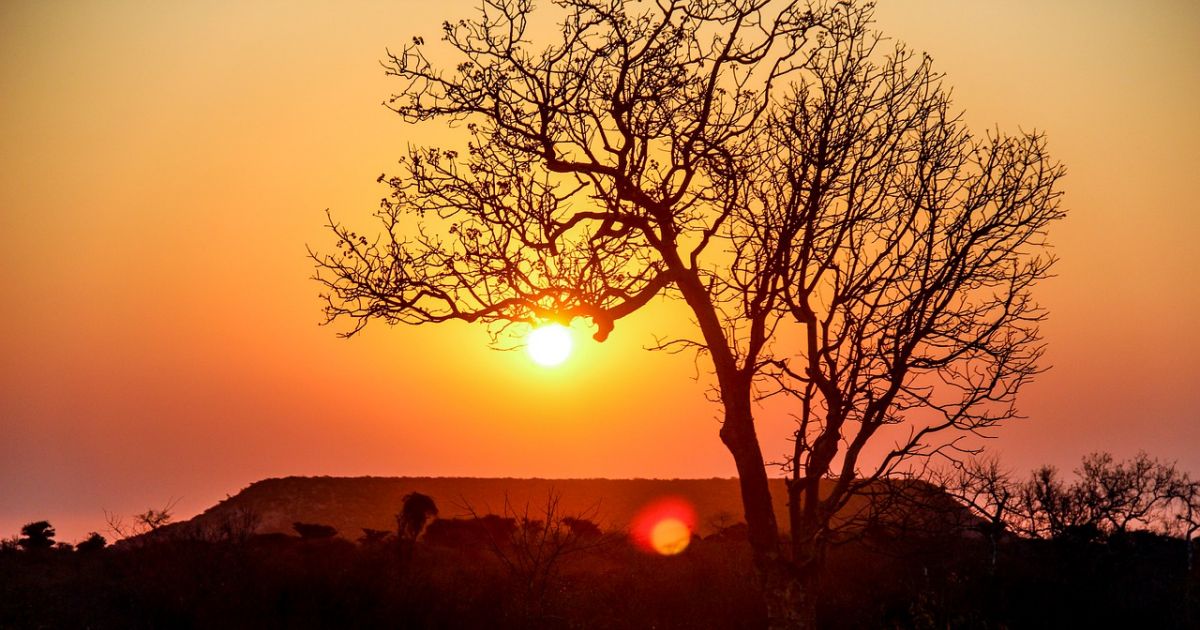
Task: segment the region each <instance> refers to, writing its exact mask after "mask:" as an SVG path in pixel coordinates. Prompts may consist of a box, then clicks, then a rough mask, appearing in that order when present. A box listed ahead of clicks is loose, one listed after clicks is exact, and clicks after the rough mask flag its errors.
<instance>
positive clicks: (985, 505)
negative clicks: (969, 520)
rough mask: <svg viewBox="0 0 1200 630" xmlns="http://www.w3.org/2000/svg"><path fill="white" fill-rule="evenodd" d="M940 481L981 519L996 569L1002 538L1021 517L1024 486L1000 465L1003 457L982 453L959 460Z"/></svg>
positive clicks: (938, 478)
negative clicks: (984, 455) (1019, 501)
mask: <svg viewBox="0 0 1200 630" xmlns="http://www.w3.org/2000/svg"><path fill="white" fill-rule="evenodd" d="M936 481H937V482H938V483H940V484H941V486H942V487H943V488H945V490H946V492H948V493H950V495H951V496H953V497H954V498H956V499H958V500H959V501H961V502H962V503H963V504H964V505H966V506H967V508H969V509H970V510H971V511H972V512H973V513H974V514H975V515H976V516H978V517H979V518H980V519H981V522H980V523H979V530H980V533H981V534H983V536H984V537H985V538H986V539H987V541H988V548H989V551H990V554H989V562H988V567H989V570H990V571H991V572H992V573H995V572H996V563H997V559H998V555H999V551H1000V541H1001V539H1002V538H1003V537H1004V536H1005V535H1006V534H1007V533H1009V529H1010V525H1009V524H1010V522H1012V521H1013V519H1014V518H1018V515H1017V513H1016V510H1017V509H1018V500H1019V495H1020V490H1019V488H1018V486H1017V483H1016V482H1015V481H1013V479H1012V475H1011V474H1010V473H1009V472H1008V471H1005V470H1004V469H1002V468H1001V467H1000V460H999V459H997V458H995V457H981V458H970V459H967V460H965V461H963V462H961V463H959V465H958V466H956V467H955V468H954V469H953V470H952V471H947V472H943V473H941V474H939V475H938V476H937V478H936Z"/></svg>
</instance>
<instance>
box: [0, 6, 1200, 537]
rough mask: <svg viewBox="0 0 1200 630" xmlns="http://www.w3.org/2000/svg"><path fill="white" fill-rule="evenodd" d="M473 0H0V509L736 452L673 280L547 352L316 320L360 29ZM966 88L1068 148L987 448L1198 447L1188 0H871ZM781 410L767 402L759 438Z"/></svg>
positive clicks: (717, 467) (343, 189)
mask: <svg viewBox="0 0 1200 630" xmlns="http://www.w3.org/2000/svg"><path fill="white" fill-rule="evenodd" d="M473 4H474V3H473V2H471V1H467V0H447V1H445V2H436V3H433V2H424V1H417V0H392V1H389V2H365V1H363V2H352V3H335V2H307V1H302V2H266V1H264V2H251V3H245V2H234V1H227V2H226V1H212V2H190V3H164V2H153V1H150V0H146V1H129V0H115V1H111V2H34V1H31V0H30V1H23V0H17V1H9V2H4V3H0V281H2V284H0V286H2V287H3V292H2V293H0V300H3V302H2V305H0V341H2V343H0V537H5V536H9V535H12V534H14V533H16V532H17V531H18V530H19V528H20V526H21V524H23V523H25V522H28V521H32V520H39V519H49V520H51V521H52V522H54V523H55V524H57V525H59V534H60V536H59V538H60V539H63V540H68V541H71V540H76V539H78V538H81V537H83V536H84V535H85V534H86V533H87V532H88V531H89V530H102V529H103V526H104V513H103V510H109V511H111V512H116V513H123V514H130V513H133V512H138V511H144V510H145V509H146V508H149V507H159V506H161V505H163V504H164V503H166V502H167V501H168V500H170V499H172V498H176V499H178V504H177V511H178V514H179V515H180V516H181V517H188V516H191V515H192V514H194V513H196V512H198V511H200V510H202V509H204V508H205V507H207V506H209V505H211V504H213V503H215V502H216V501H218V500H220V499H222V498H224V497H225V495H226V494H227V493H229V494H232V493H236V492H237V491H238V490H240V489H241V488H243V487H244V486H246V485H247V484H249V483H251V482H253V481H255V480H258V479H261V478H264V477H278V476H285V475H454V476H468V475H469V476H509V477H527V476H540V477H712V476H722V477H724V476H731V475H732V474H733V473H734V468H733V465H732V461H731V459H730V457H729V455H728V453H727V452H726V451H725V450H724V448H723V446H722V445H721V443H720V441H719V440H718V438H717V430H718V423H717V420H716V418H717V409H716V407H714V406H712V405H710V404H709V403H707V402H705V400H704V397H703V393H704V388H705V380H704V378H705V376H704V373H703V371H701V373H700V381H696V380H694V377H695V376H696V369H695V366H694V363H693V360H692V358H691V357H690V356H686V355H678V356H671V355H665V354H660V353H649V352H646V351H643V350H642V349H641V348H642V347H643V346H646V345H648V344H650V343H652V342H653V340H654V337H653V335H654V334H655V333H656V332H659V333H664V332H670V331H672V330H677V329H679V328H680V327H683V326H687V325H688V320H687V318H686V317H685V316H684V314H683V311H682V309H681V308H680V307H679V306H678V305H670V304H667V305H662V304H659V305H655V306H654V307H652V308H651V309H649V310H647V311H645V312H643V313H639V314H638V315H636V316H634V317H632V318H628V319H625V320H622V321H621V322H618V325H617V329H616V331H615V332H614V334H613V335H612V336H611V337H610V338H609V340H608V341H607V342H605V343H603V344H597V343H595V342H593V341H592V340H591V339H590V338H589V337H588V334H587V332H586V331H585V330H583V329H579V330H577V331H576V332H575V352H574V353H573V354H572V355H571V357H570V358H569V359H568V360H567V361H566V362H565V363H564V364H562V365H561V366H559V367H556V368H545V367H541V366H538V365H536V364H535V363H533V362H532V361H531V360H530V358H529V357H528V356H526V355H525V354H524V353H522V352H498V351H495V350H492V349H490V348H489V345H488V341H489V339H488V336H487V334H486V331H485V330H483V329H482V328H478V327H470V326H467V325H461V324H449V325H444V326H436V327H434V326H426V327H421V328H403V327H401V328H388V327H386V326H382V325H376V326H371V327H369V328H368V329H367V330H366V331H365V332H364V333H363V334H362V335H360V336H358V337H356V338H354V339H352V340H349V341H347V340H342V339H338V338H337V337H335V332H337V331H338V330H341V329H340V328H331V327H320V326H318V323H319V322H320V320H321V313H320V303H319V301H318V299H317V293H318V286H317V284H316V283H315V282H313V281H312V280H310V277H311V275H312V272H313V270H312V265H311V263H310V261H309V260H308V259H307V258H306V253H305V245H306V244H311V245H313V246H316V247H328V246H329V245H330V238H329V237H328V236H327V234H326V232H325V231H324V230H323V228H322V225H323V221H324V215H323V213H324V210H325V209H326V208H329V209H331V210H332V211H333V212H334V213H335V214H336V215H338V216H339V217H342V218H345V219H346V220H348V221H352V222H356V223H357V224H359V225H362V226H364V227H373V225H372V224H371V223H370V222H369V220H368V219H367V217H368V216H369V213H370V212H371V211H372V209H374V208H375V207H376V205H377V202H378V199H379V198H380V197H381V196H383V195H384V194H386V191H385V189H384V188H383V186H382V185H381V184H377V183H376V182H375V179H376V177H377V176H378V175H379V174H380V173H381V172H385V171H394V170H395V169H393V168H392V165H394V164H395V160H396V159H397V158H399V157H400V156H401V154H402V153H403V151H404V148H405V146H406V143H409V142H413V143H417V144H421V143H428V142H436V141H437V140H438V137H439V134H438V133H437V129H436V128H433V127H425V128H421V129H413V128H410V127H407V126H406V125H404V124H403V123H402V121H401V120H400V119H399V118H398V117H397V116H396V115H394V114H392V113H391V112H389V111H388V110H386V109H385V108H384V107H382V106H381V104H380V103H381V102H382V101H383V100H384V98H386V97H387V96H388V94H389V93H390V90H393V89H398V86H397V85H395V84H393V83H390V82H389V80H388V79H387V78H386V77H385V76H384V75H383V71H382V69H381V68H380V66H379V64H378V61H379V59H380V58H382V57H383V56H384V54H385V48H387V47H389V46H391V47H393V48H397V47H399V46H401V45H403V44H404V43H405V42H406V41H409V39H410V38H411V37H412V36H413V35H424V36H425V37H426V38H428V39H436V37H437V36H438V34H439V33H440V28H439V24H440V22H441V20H443V19H458V18H460V17H469V16H470V14H471V10H472V6H473ZM877 17H878V19H879V27H880V28H881V29H883V30H884V31H885V32H886V33H887V34H888V35H890V36H892V37H895V38H897V39H900V40H903V41H906V42H907V43H908V44H910V45H911V46H912V47H914V48H917V49H920V50H925V51H927V52H929V53H930V54H931V55H932V56H933V58H934V60H935V64H936V66H937V67H938V68H939V69H940V70H943V71H945V72H946V73H947V74H948V77H949V84H950V85H952V86H954V96H955V100H956V104H957V106H958V107H960V108H962V109H964V110H965V111H966V120H967V121H968V123H969V124H970V126H972V127H973V128H974V129H977V130H980V131H983V130H986V129H988V128H992V127H998V128H999V129H1001V130H1004V131H1011V132H1015V131H1017V130H1018V129H1034V128H1036V129H1038V130H1044V131H1045V132H1046V134H1047V135H1048V137H1049V141H1050V150H1051V152H1052V154H1053V155H1054V156H1055V157H1056V158H1057V159H1059V160H1061V161H1062V162H1064V163H1065V164H1066V166H1067V168H1068V176H1067V178H1066V179H1065V180H1064V184H1063V186H1064V190H1065V192H1066V197H1065V206H1066V207H1067V208H1069V210H1070V215H1069V217H1068V218H1067V219H1066V220H1065V221H1062V222H1060V223H1058V224H1057V225H1055V226H1054V230H1053V232H1052V234H1051V239H1052V241H1053V242H1054V243H1055V244H1056V246H1057V247H1056V253H1057V254H1058V255H1059V256H1060V257H1061V262H1060V264H1059V266H1058V267H1057V269H1056V271H1057V277H1056V278H1054V279H1052V280H1050V281H1048V282H1046V283H1044V284H1043V285H1042V286H1041V287H1040V288H1039V291H1038V297H1039V298H1040V300H1041V301H1042V302H1043V303H1044V304H1045V305H1046V306H1048V308H1049V309H1050V311H1051V319H1050V320H1049V321H1048V322H1047V323H1046V324H1045V325H1044V326H1043V332H1044V334H1045V337H1046V339H1047V341H1048V342H1049V351H1048V355H1047V357H1048V361H1047V362H1048V363H1050V364H1052V365H1053V366H1054V367H1053V369H1052V370H1051V371H1050V372H1049V373H1047V374H1045V375H1043V376H1041V377H1039V378H1038V379H1037V380H1036V382H1035V383H1033V384H1032V385H1030V386H1029V387H1028V388H1027V389H1026V390H1025V391H1024V392H1023V395H1022V397H1021V399H1020V408H1021V410H1022V412H1023V413H1024V414H1025V415H1027V416H1028V417H1029V419H1028V420H1025V421H1020V422H1013V423H1010V424H1008V425H1006V426H1005V427H1004V428H1003V429H1001V430H999V431H996V432H995V436H996V438H997V439H995V440H994V441H992V442H991V443H990V448H992V449H993V450H994V451H995V452H997V453H999V454H1000V455H1001V456H1002V459H1003V461H1004V462H1005V464H1007V465H1008V466H1009V467H1010V468H1013V469H1014V470H1016V471H1018V472H1020V473H1021V474H1024V473H1025V471H1027V470H1028V469H1029V468H1031V467H1033V466H1035V465H1039V464H1042V463H1050V464H1054V465H1057V466H1059V467H1060V468H1063V469H1066V470H1070V469H1071V468H1073V467H1074V466H1075V464H1076V462H1078V460H1079V458H1080V456H1081V455H1083V454H1085V453H1087V452H1090V451H1095V450H1109V451H1112V452H1114V453H1115V454H1117V455H1118V456H1127V455H1132V454H1134V453H1135V452H1137V451H1138V450H1145V451H1147V452H1149V453H1150V454H1152V455H1155V456H1159V457H1162V458H1166V459H1173V460H1178V461H1179V463H1180V464H1181V465H1182V467H1184V468H1185V469H1188V470H1190V471H1192V472H1193V473H1194V474H1200V332H1198V331H1197V321H1198V319H1200V318H1198V317H1197V313H1198V310H1200V280H1198V279H1197V278H1198V275H1200V248H1198V247H1197V244H1196V239H1197V238H1198V237H1200V202H1198V201H1197V197H1196V187H1197V184H1198V183H1200V175H1198V174H1200V4H1197V3H1196V2H1195V1H1194V0H1149V1H1145V2H1136V1H1134V0H1125V1H1114V0H1098V1H1097V0H1070V1H1068V0H1058V1H1055V2H1045V1H1044V0H1020V1H1016V0H1014V1H1009V2H996V1H995V0H880V2H879V8H878V11H877ZM787 426H788V425H787V423H786V422H785V421H783V420H781V419H779V418H770V417H767V418H764V419H763V420H762V429H761V431H762V433H763V439H764V449H765V451H766V452H767V454H768V456H775V455H778V454H782V453H783V452H784V449H785V448H786V442H785V440H784V438H785V436H786V434H787V431H786V429H787Z"/></svg>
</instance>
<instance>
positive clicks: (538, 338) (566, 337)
mask: <svg viewBox="0 0 1200 630" xmlns="http://www.w3.org/2000/svg"><path fill="white" fill-rule="evenodd" d="M525 343H526V344H527V351H528V352H529V357H530V358H531V359H533V361H534V362H535V363H537V364H538V365H544V366H546V367H552V366H555V365H558V364H559V363H562V362H563V361H566V360H567V356H568V355H570V354H571V331H570V330H567V328H566V326H563V325H561V324H546V325H545V326H541V327H538V328H537V329H535V330H534V331H533V332H531V333H529V337H527V338H526V340H525Z"/></svg>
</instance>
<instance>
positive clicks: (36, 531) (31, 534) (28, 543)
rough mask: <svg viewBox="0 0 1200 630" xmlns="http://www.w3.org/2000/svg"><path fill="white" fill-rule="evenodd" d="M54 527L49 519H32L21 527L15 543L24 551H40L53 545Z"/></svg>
mask: <svg viewBox="0 0 1200 630" xmlns="http://www.w3.org/2000/svg"><path fill="white" fill-rule="evenodd" d="M55 533H56V532H55V531H54V527H53V526H52V525H50V521H34V522H32V523H26V524H25V526H24V527H22V528H21V538H19V539H18V540H17V544H18V545H20V547H21V548H22V549H24V550H26V551H40V550H42V549H49V548H51V547H53V546H54V535H55Z"/></svg>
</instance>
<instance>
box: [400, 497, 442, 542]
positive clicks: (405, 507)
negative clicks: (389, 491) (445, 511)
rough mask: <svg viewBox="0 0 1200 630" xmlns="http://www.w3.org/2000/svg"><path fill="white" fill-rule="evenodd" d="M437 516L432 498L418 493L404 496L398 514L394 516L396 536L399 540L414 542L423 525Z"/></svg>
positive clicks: (435, 505)
mask: <svg viewBox="0 0 1200 630" xmlns="http://www.w3.org/2000/svg"><path fill="white" fill-rule="evenodd" d="M437 515H438V509H437V504H435V503H434V502H433V498H432V497H430V496H428V495H424V494H421V493H420V492H410V493H408V494H406V495H404V499H403V500H402V502H401V504H400V513H398V514H396V534H397V535H398V536H399V537H400V539H401V540H410V541H411V540H416V539H417V538H418V537H419V536H420V535H421V530H423V529H425V523H427V522H428V521H429V519H431V518H434V517H436V516H437Z"/></svg>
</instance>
